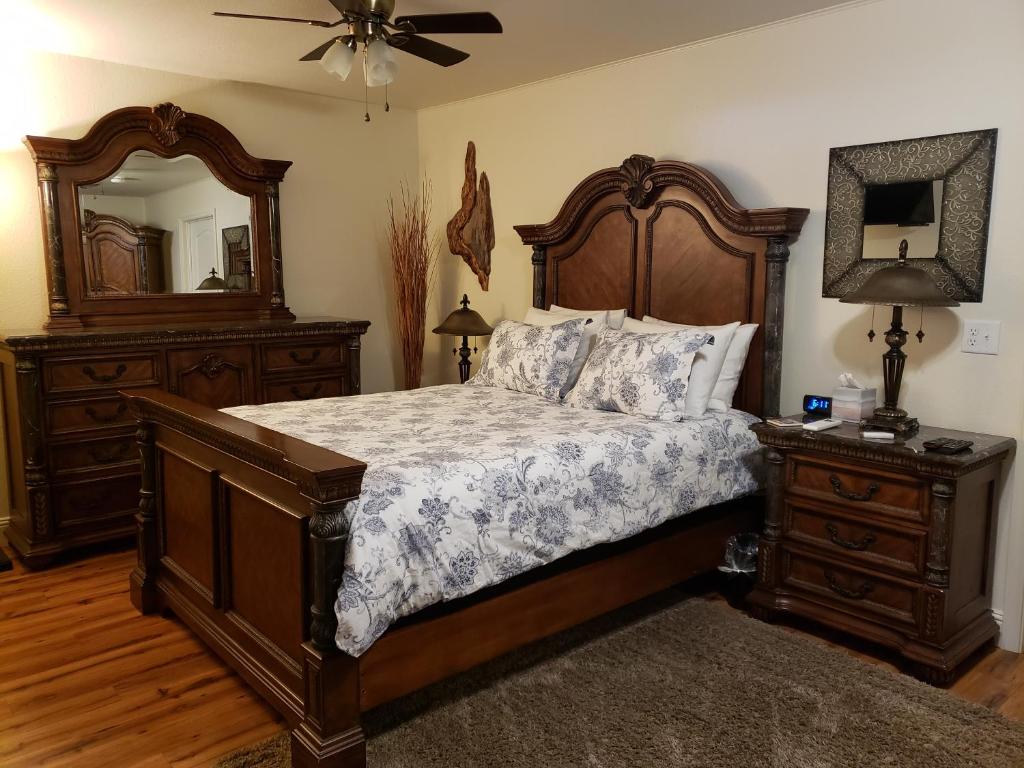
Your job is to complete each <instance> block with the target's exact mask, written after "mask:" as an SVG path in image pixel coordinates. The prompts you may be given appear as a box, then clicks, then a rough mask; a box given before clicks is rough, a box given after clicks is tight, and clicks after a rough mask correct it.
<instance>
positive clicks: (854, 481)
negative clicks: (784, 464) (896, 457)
mask: <svg viewBox="0 0 1024 768" xmlns="http://www.w3.org/2000/svg"><path fill="white" fill-rule="evenodd" d="M787 489H788V490H789V491H790V492H792V493H799V494H803V495H807V496H812V497H816V498H820V499H827V500H828V502H829V503H830V504H835V503H840V504H843V505H845V506H848V507H849V508H850V509H853V510H860V511H867V512H871V513H878V514H882V515H889V516H892V517H896V518H901V519H903V520H909V521H913V522H917V523H924V522H926V521H927V515H926V510H927V488H926V486H925V484H924V483H923V482H922V481H920V480H917V479H915V478H913V477H910V476H908V475H900V474H897V473H894V472H885V471H883V470H879V469H875V468H871V469H868V468H861V467H858V466H857V465H856V464H841V463H834V464H833V463H825V462H818V461H815V460H814V459H812V458H810V457H807V456H803V455H801V454H795V455H792V456H790V458H789V472H788V483H787Z"/></svg>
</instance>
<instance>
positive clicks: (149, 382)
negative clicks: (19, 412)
mask: <svg viewBox="0 0 1024 768" xmlns="http://www.w3.org/2000/svg"><path fill="white" fill-rule="evenodd" d="M159 383H160V362H159V360H158V359H157V355H156V354H153V353H142V354H124V355H110V356H106V355H104V356H96V357H66V358H52V359H50V360H44V361H43V386H44V387H45V388H46V391H47V392H48V393H50V394H54V393H59V392H78V391H82V390H88V389H120V388H121V387H125V386H133V387H137V386H156V385H158V384H159Z"/></svg>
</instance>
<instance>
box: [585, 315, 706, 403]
mask: <svg viewBox="0 0 1024 768" xmlns="http://www.w3.org/2000/svg"><path fill="white" fill-rule="evenodd" d="M710 338H711V334H709V333H704V332H701V331H673V332H669V333H628V332H626V331H613V330H612V329H610V328H606V329H605V330H603V331H601V335H600V336H598V337H597V346H596V347H594V351H593V352H591V353H590V357H588V358H587V364H586V365H585V366H583V372H582V373H581V374H580V380H579V382H577V384H576V386H575V387H574V388H573V390H572V392H570V393H569V396H568V397H566V398H565V402H566V403H568V404H569V406H571V407H573V408H594V409H597V410H602V411H618V412H620V413H629V414H633V415H636V416H646V417H647V418H649V419H657V420H658V421H679V420H680V419H682V418H685V416H686V414H685V413H684V410H683V409H684V407H685V404H686V390H687V383H688V381H689V379H690V368H691V367H692V365H693V358H694V356H695V355H696V354H697V350H699V349H700V348H701V347H702V346H703V345H704V344H705V343H706V342H707V341H708V339H710Z"/></svg>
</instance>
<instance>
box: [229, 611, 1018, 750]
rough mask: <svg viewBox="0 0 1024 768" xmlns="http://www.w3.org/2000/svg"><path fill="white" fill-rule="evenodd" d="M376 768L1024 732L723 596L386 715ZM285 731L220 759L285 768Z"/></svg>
mask: <svg viewBox="0 0 1024 768" xmlns="http://www.w3.org/2000/svg"><path fill="white" fill-rule="evenodd" d="M364 727H365V729H366V731H367V736H368V740H369V741H368V744H367V761H368V764H369V766H370V768H442V767H443V768H478V766H479V767H482V766H494V767H495V768H497V767H499V766H500V767H501V768H548V767H551V768H575V767H577V766H579V768H583V767H584V766H585V767H586V768H632V767H634V766H636V767H639V766H644V767H647V766H650V767H651V768H655V767H657V768H665V767H668V766H672V767H673V768H674V767H675V766H686V767H687V768H860V767H863V768H881V767H882V766H899V767H900V768H918V767H920V768H954V767H955V768H966V767H968V766H969V767H970V768H1012V767H1013V766H1024V725H1021V724H1018V723H1015V722H1012V721H1010V720H1007V719H1005V718H1003V717H1002V716H1000V715H998V714H996V713H993V712H991V711H990V710H988V709H985V708H984V707H981V706H977V705H974V704H970V703H968V702H965V701H962V700H961V699H958V698H956V697H955V696H953V695H952V694H950V693H947V692H945V691H942V690H938V689H936V688H932V687H930V686H927V685H925V684H924V683H920V682H918V681H916V680H914V679H912V678H910V677H906V676H902V675H898V674H895V673H892V672H889V671H887V670H885V669H882V668H880V667H877V666H873V665H870V664H868V663H866V662H862V661H859V660H857V659H855V658H852V657H850V656H848V655H847V654H845V653H843V652H841V651H838V650H834V649H830V648H829V647H828V646H826V645H824V644H822V643H820V642H818V641H815V640H812V639H809V638H806V637H801V636H799V635H796V634H793V633H791V632H786V631H783V630H781V629H779V628H776V627H772V626H769V625H767V624H764V623H761V622H758V621H755V620H753V619H750V618H747V617H746V616H744V615H742V614H740V613H739V612H737V611H735V610H732V609H730V608H728V607H727V606H725V605H723V604H721V603H712V602H708V601H706V600H703V599H699V598H692V599H682V596H681V595H680V594H677V593H669V594H663V595H661V596H659V597H658V598H656V599H654V600H649V601H645V602H644V603H642V604H639V605H637V606H634V607H631V608H628V609H624V610H623V611H619V612H617V613H615V614H612V615H611V616H609V617H605V618H602V619H599V620H597V621H595V622H591V623H590V624H588V625H585V626H584V627H581V628H578V629H575V630H571V631H569V632H566V633H563V634H561V635H558V636H557V637H555V638H552V639H550V640H546V641H544V642H541V643H538V644H536V645H534V646H531V647H530V648H528V649H525V650H523V651H519V652H516V653H514V654H510V655H509V656H506V657H504V658H503V659H499V660H497V661H495V662H493V663H490V664H487V665H485V666H484V667H481V668H479V669H477V670H474V671H472V672H469V673H466V674H464V675H461V676H459V677H457V678H454V679H452V680H450V681H446V682H443V683H440V684H438V685H435V686H433V687H431V688H428V689H426V690H424V691H421V692H419V693H417V694H413V695H412V696H409V697H406V698H405V699H402V700H401V701H399V702H396V703H395V704H391V705H387V706H386V707H382V708H379V709H378V710H375V711H374V712H371V713H368V714H367V716H366V717H365V718H364ZM289 765H290V761H289V741H288V736H287V734H281V735H280V736H277V737H275V738H273V739H271V740H269V741H267V742H264V743H262V744H259V745H257V746H256V747H252V748H249V749H247V750H243V751H241V752H238V753H235V754H234V755H231V756H230V757H228V758H227V759H226V760H224V761H223V762H221V763H220V764H219V768H286V766H289Z"/></svg>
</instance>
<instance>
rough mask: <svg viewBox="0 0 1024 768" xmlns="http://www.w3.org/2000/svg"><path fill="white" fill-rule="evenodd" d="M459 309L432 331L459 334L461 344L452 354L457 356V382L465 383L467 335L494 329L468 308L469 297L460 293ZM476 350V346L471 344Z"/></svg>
mask: <svg viewBox="0 0 1024 768" xmlns="http://www.w3.org/2000/svg"><path fill="white" fill-rule="evenodd" d="M460 303H461V304H462V308H461V309H456V310H455V311H454V312H452V313H451V314H450V315H448V317H446V318H445V320H444V322H443V323H441V324H440V325H439V326H437V328H435V329H434V333H437V334H443V335H445V336H461V337H462V346H461V347H458V348H456V349H453V350H452V354H453V355H454V354H457V355H458V356H459V383H460V384H465V383H466V381H467V380H468V379H469V354H470V351H471V350H470V348H469V337H470V336H490V335H491V332H492V331H494V329H493V328H491V326H489V325H488V324H487V323H485V322H484V319H483V318H482V317H480V315H479V314H478V313H477V312H476V311H475V310H472V309H470V308H469V297H468V296H467V295H466V294H462V301H461V302H460ZM472 351H473V352H476V346H475V345H474V346H473V349H472Z"/></svg>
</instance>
